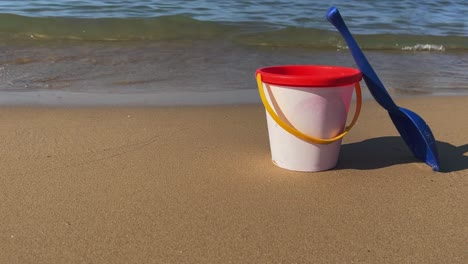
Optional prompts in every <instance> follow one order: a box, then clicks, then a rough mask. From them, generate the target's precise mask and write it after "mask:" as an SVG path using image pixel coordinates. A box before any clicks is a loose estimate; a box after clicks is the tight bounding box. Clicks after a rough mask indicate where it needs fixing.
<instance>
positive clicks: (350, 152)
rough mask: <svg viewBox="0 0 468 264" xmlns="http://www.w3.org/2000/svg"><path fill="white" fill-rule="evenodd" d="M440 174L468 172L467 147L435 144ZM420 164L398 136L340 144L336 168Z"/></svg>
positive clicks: (362, 168) (444, 143)
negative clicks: (467, 170)
mask: <svg viewBox="0 0 468 264" xmlns="http://www.w3.org/2000/svg"><path fill="white" fill-rule="evenodd" d="M437 148H438V152H439V162H440V172H455V171H461V170H466V169H468V155H467V154H466V153H467V152H468V144H465V145H463V146H454V145H452V144H450V143H447V142H442V141H437ZM413 162H422V161H420V160H418V159H416V158H415V157H414V156H413V154H412V153H411V151H410V150H409V149H408V147H407V146H406V144H405V143H404V142H403V140H402V139H401V138H400V137H379V138H372V139H367V140H364V141H361V142H356V143H349V144H343V145H342V146H341V151H340V160H339V162H338V166H337V167H336V169H358V170H373V169H378V168H384V167H389V166H393V165H397V164H405V163H413Z"/></svg>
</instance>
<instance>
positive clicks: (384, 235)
mask: <svg viewBox="0 0 468 264" xmlns="http://www.w3.org/2000/svg"><path fill="white" fill-rule="evenodd" d="M467 103H468V97H461V96H458V97H427V98H410V99H399V100H398V104H399V105H402V106H405V107H407V108H409V109H411V110H413V111H415V112H417V113H419V114H420V115H421V116H422V117H423V118H424V119H425V120H426V121H427V123H428V124H429V125H430V126H431V128H432V130H433V133H434V135H435V137H436V139H437V141H438V147H439V152H440V159H441V167H442V170H443V171H442V172H439V173H436V172H433V171H432V170H431V169H430V167H429V166H427V165H425V164H424V163H422V162H419V161H417V160H415V159H414V158H413V157H412V155H411V153H410V152H409V150H408V149H407V148H406V145H404V143H403V141H402V140H401V139H400V137H399V135H398V133H397V131H396V129H395V128H394V126H393V124H392V123H391V121H390V119H389V118H388V115H387V113H386V112H385V111H384V110H382V109H381V108H380V107H379V106H378V105H377V104H376V103H375V102H374V101H373V100H372V101H366V102H365V103H364V105H363V108H362V113H361V116H360V119H359V121H358V123H357V124H356V126H355V128H354V129H353V130H352V131H351V133H350V134H349V135H347V136H346V137H345V139H344V142H343V146H342V150H341V156H340V161H339V165H338V167H337V168H335V169H334V170H330V171H326V172H319V173H298V172H291V171H286V170H283V169H280V168H278V167H276V166H274V165H273V163H272V162H271V160H270V152H269V151H270V150H269V145H268V134H267V127H266V120H265V113H264V109H263V107H262V106H261V105H260V104H252V105H226V106H200V107H188V106H184V107H175V106H174V107H130V106H119V107H117V106H116V107H111V106H106V107H104V106H102V107H59V106H53V107H40V106H38V107H27V106H3V107H1V108H0V123H1V125H2V126H1V127H2V129H0V157H1V158H0V212H1V215H2V220H1V224H0V249H1V250H0V263H467V262H468V250H467V241H468V225H467V222H468V156H467V151H468V145H467V144H468V122H467V121H466V120H467V119H466V113H467V111H466V105H467Z"/></svg>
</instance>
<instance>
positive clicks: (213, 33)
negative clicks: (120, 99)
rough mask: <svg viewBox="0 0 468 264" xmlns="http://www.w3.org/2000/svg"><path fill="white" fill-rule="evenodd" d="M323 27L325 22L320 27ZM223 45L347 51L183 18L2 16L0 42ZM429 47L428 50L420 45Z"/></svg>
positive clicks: (384, 45) (384, 41)
mask: <svg viewBox="0 0 468 264" xmlns="http://www.w3.org/2000/svg"><path fill="white" fill-rule="evenodd" d="M324 23H326V22H324ZM355 37H356V40H357V41H358V43H359V44H360V46H361V48H363V49H366V50H398V51H430V52H432V51H435V52H446V51H457V50H458V51H459V50H461V51H468V43H467V42H466V37H461V36H427V35H401V34H356V35H355ZM64 40H65V41H114V42H115V41H185V42H190V41H192V40H221V41H229V42H232V43H233V44H237V45H241V46H242V45H246V46H259V47H284V48H293V49H297V48H305V49H329V50H331V49H346V48H347V47H346V43H345V42H344V40H343V38H342V37H341V36H340V35H339V34H338V33H337V32H336V31H335V30H332V27H331V26H330V30H324V29H316V28H304V27H292V26H289V27H284V26H279V25H275V24H269V23H266V22H265V23H259V22H256V23H253V22H252V23H250V22H230V23H226V22H215V21H201V20H197V19H194V18H192V17H189V16H185V15H168V16H161V17H154V18H68V17H26V16H20V15H12V14H0V42H8V41H28V42H34V41H36V42H40V41H64ZM421 43H427V44H421Z"/></svg>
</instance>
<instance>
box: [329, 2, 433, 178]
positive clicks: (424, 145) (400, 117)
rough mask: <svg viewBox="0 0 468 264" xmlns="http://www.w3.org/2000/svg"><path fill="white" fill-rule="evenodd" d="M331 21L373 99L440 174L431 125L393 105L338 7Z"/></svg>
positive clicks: (418, 155)
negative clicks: (342, 39) (346, 45)
mask: <svg viewBox="0 0 468 264" xmlns="http://www.w3.org/2000/svg"><path fill="white" fill-rule="evenodd" d="M327 19H328V21H330V23H332V24H333V26H335V28H336V29H338V31H339V32H340V33H341V35H342V36H343V38H344V40H345V41H346V44H348V47H349V50H350V51H351V54H352V55H353V57H354V60H355V61H356V64H357V65H358V67H359V69H360V70H361V72H362V75H363V78H364V81H365V82H366V84H367V87H368V88H369V90H370V92H371V94H372V96H373V97H374V98H375V100H376V101H377V102H378V103H379V104H380V105H381V106H382V107H383V108H385V109H386V110H387V111H388V114H389V115H390V118H391V119H392V121H393V124H395V127H396V128H397V130H398V132H399V133H400V135H401V137H402V138H403V140H404V141H405V143H406V145H408V147H409V148H410V150H411V151H412V152H413V155H414V156H415V157H416V158H418V159H420V160H423V161H425V162H426V164H427V165H429V166H431V167H432V169H433V170H434V171H439V160H438V152H437V145H436V141H435V138H434V135H433V134H432V132H431V129H430V128H429V126H428V125H427V124H426V122H424V120H423V119H422V118H421V117H420V116H419V115H418V114H416V113H415V112H413V111H410V110H408V109H406V108H403V107H399V106H397V105H396V104H395V103H394V102H393V100H392V98H391V97H390V95H389V94H388V92H387V90H386V89H385V87H384V85H383V84H382V82H381V81H380V80H379V77H377V74H376V73H375V71H374V69H372V67H371V65H370V64H369V62H368V61H367V59H366V57H365V56H364V53H363V52H362V50H361V48H359V45H358V44H357V43H356V40H354V38H353V36H352V35H351V32H349V30H348V28H347V27H346V24H345V22H344V21H343V18H342V17H341V15H340V12H339V11H338V9H337V8H336V7H331V8H330V9H329V10H328V13H327Z"/></svg>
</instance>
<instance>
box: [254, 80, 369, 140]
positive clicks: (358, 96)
mask: <svg viewBox="0 0 468 264" xmlns="http://www.w3.org/2000/svg"><path fill="white" fill-rule="evenodd" d="M257 84H258V91H259V93H260V98H261V99H262V102H263V105H264V106H265V109H266V110H267V112H268V113H269V114H270V116H271V117H272V118H273V120H275V122H276V123H277V124H278V125H279V126H280V127H282V128H283V129H284V130H286V131H288V132H289V133H291V134H293V135H294V136H296V137H298V138H300V139H302V140H305V141H307V142H309V143H315V144H330V143H333V142H335V141H337V140H339V139H341V138H343V137H344V136H345V135H346V134H348V132H349V131H350V130H351V128H352V127H353V126H354V124H356V121H357V119H358V117H359V113H360V112H361V104H362V94H361V86H360V84H359V82H356V83H355V85H354V88H355V90H356V110H355V111H354V117H353V120H352V121H351V124H350V125H349V126H347V127H345V129H344V131H343V132H342V133H341V134H339V135H338V136H336V137H333V138H329V139H322V138H317V137H312V136H309V135H306V134H304V133H302V132H301V131H299V130H297V129H296V128H294V127H292V126H290V125H289V124H287V123H286V122H284V121H283V120H282V119H281V118H280V117H279V116H278V115H277V114H276V113H275V111H274V110H273V108H271V106H270V104H269V103H268V100H267V98H266V96H265V92H264V91H263V85H262V76H261V75H260V74H257Z"/></svg>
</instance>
